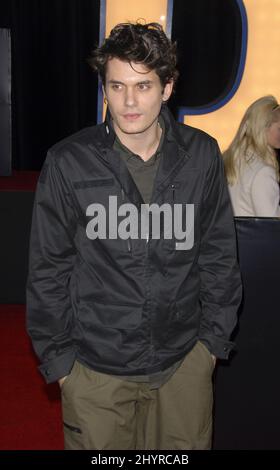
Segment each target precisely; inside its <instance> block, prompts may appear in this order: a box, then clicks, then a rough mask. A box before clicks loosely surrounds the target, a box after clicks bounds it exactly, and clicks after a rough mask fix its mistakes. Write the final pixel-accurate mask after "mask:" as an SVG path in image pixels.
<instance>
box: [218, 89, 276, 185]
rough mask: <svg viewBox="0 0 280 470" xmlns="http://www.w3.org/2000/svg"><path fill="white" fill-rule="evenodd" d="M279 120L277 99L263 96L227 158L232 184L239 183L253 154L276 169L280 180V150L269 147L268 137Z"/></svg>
mask: <svg viewBox="0 0 280 470" xmlns="http://www.w3.org/2000/svg"><path fill="white" fill-rule="evenodd" d="M278 121H280V106H279V104H278V103H277V101H276V99H275V98H274V96H272V95H268V96H263V97H262V98H259V99H258V100H256V101H254V103H252V104H251V105H250V106H249V108H248V109H247V111H246V112H245V114H244V116H243V118H242V121H241V123H240V126H239V128H238V131H237V133H236V135H235V137H234V139H233V141H232V143H231V144H230V146H229V148H228V149H227V150H226V151H225V153H224V155H223V158H224V163H225V171H226V177H227V180H228V183H229V184H230V185H233V184H234V183H236V181H237V180H238V178H239V175H240V172H242V168H244V164H246V163H248V162H249V161H250V157H252V155H253V154H255V155H257V156H258V157H259V158H261V159H262V160H263V161H264V162H265V163H267V164H268V165H271V166H272V167H273V168H275V172H276V174H277V178H278V180H279V166H278V161H277V157H276V151H275V150H274V149H273V148H272V147H271V146H270V145H269V144H268V142H267V136H266V130H267V129H268V128H269V127H270V125H271V124H272V123H273V122H278Z"/></svg>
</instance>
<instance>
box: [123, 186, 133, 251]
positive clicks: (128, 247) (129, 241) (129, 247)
mask: <svg viewBox="0 0 280 470" xmlns="http://www.w3.org/2000/svg"><path fill="white" fill-rule="evenodd" d="M121 195H122V203H124V202H125V196H124V190H123V187H121ZM126 245H127V251H128V252H129V253H131V249H132V247H131V240H130V238H128V239H127V240H126Z"/></svg>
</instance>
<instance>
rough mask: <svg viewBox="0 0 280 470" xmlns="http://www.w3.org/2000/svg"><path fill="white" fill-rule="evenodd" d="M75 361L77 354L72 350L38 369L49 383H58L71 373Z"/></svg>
mask: <svg viewBox="0 0 280 470" xmlns="http://www.w3.org/2000/svg"><path fill="white" fill-rule="evenodd" d="M75 359H76V353H75V350H74V349H72V350H69V351H67V352H66V353H64V354H62V355H61V356H58V357H56V358H55V359H52V360H51V361H49V362H44V363H43V364H41V365H40V366H39V367H38V369H39V370H40V372H41V374H42V375H43V377H44V379H45V381H46V382H47V383H51V382H56V381H57V380H58V379H61V377H65V376H66V375H68V374H69V373H70V371H71V369H72V367H73V364H74V362H75Z"/></svg>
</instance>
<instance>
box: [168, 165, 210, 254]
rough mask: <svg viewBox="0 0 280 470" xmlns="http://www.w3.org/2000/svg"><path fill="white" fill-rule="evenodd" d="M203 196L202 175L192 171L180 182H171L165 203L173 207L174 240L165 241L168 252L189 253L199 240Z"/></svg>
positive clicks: (183, 174)
mask: <svg viewBox="0 0 280 470" xmlns="http://www.w3.org/2000/svg"><path fill="white" fill-rule="evenodd" d="M201 196H202V184H201V173H200V171H199V170H196V169H194V170H190V171H187V172H183V173H182V174H181V175H180V180H174V181H172V182H170V184H169V186H168V188H167V189H166V194H165V202H168V203H169V204H170V205H171V206H172V239H169V240H168V239H167V240H165V246H166V248H167V250H169V251H171V252H176V251H177V252H178V253H181V254H183V252H187V253H189V252H190V250H192V249H193V248H194V246H195V244H196V243H197V240H198V238H199V213H200V200H201Z"/></svg>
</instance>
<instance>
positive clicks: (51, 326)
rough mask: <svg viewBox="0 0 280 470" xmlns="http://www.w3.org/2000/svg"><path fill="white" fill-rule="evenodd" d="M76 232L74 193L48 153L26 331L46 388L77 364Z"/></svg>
mask: <svg viewBox="0 0 280 470" xmlns="http://www.w3.org/2000/svg"><path fill="white" fill-rule="evenodd" d="M75 230H76V218H75V214H74V210H73V207H72V205H71V199H70V195H69V191H67V188H66V184H65V181H64V179H63V175H62V173H61V171H60V169H59V167H58V166H57V162H56V159H55V158H53V156H52V155H51V154H50V153H48V155H47V158H46V162H45V164H44V167H43V169H42V172H41V174H40V177H39V181H38V185H37V190H36V195H35V202H34V208H33V217H32V226H31V235H30V248H29V250H30V252H29V273H28V280H27V292H26V302H27V330H28V333H29V335H30V337H31V339H32V343H33V346H34V349H35V351H36V353H37V355H38V357H39V359H40V361H41V363H42V364H41V366H40V367H39V369H40V371H41V372H42V374H43V376H44V377H45V379H46V381H47V382H54V381H56V380H58V379H59V378H61V377H63V376H65V375H67V374H68V373H69V372H70V370H71V368H72V365H73V362H74V360H75V348H74V345H73V343H72V340H71V324H72V308H71V300H70V294H69V282H70V277H71V273H72V271H73V266H74V262H75V257H76V250H75V246H74V236H75Z"/></svg>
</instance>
